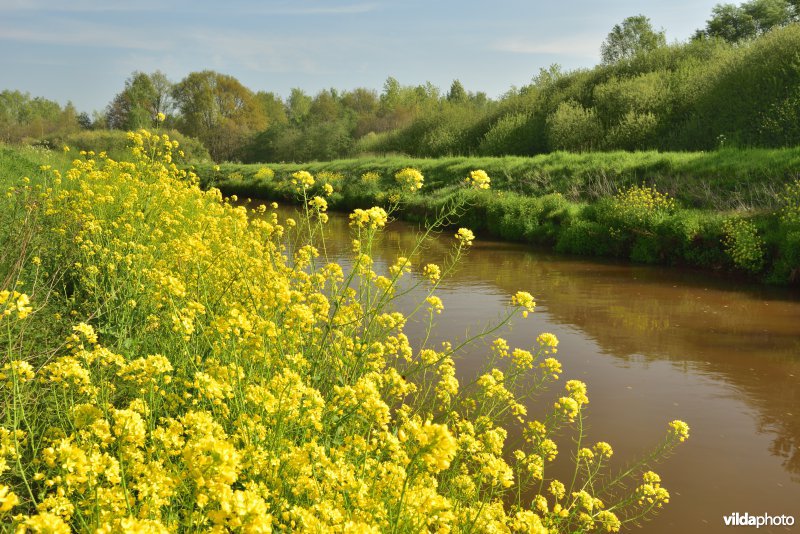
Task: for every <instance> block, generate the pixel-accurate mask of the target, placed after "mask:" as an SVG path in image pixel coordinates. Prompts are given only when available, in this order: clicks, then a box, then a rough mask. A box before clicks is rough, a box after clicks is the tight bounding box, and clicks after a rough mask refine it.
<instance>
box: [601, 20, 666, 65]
mask: <svg viewBox="0 0 800 534" xmlns="http://www.w3.org/2000/svg"><path fill="white" fill-rule="evenodd" d="M665 44H667V40H666V37H665V36H664V32H663V31H660V32H656V31H655V30H653V26H652V25H651V24H650V19H649V18H647V17H645V16H644V15H637V16H635V17H628V18H626V19H625V20H623V21H622V24H617V25H615V26H614V27H613V28H612V29H611V32H610V33H609V34H608V36H607V37H606V40H605V41H603V44H602V45H601V47H600V56H601V57H602V59H603V63H606V64H610V63H616V62H617V61H620V60H623V59H629V58H631V57H633V56H635V55H637V54H641V53H647V52H650V51H652V50H655V49H656V48H658V47H660V46H664V45H665Z"/></svg>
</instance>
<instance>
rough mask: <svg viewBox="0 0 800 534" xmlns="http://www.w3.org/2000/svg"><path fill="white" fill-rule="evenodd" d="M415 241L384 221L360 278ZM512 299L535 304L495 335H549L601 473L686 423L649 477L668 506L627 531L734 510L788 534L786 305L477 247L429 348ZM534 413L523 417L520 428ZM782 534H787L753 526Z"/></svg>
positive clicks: (685, 282) (683, 274)
mask: <svg viewBox="0 0 800 534" xmlns="http://www.w3.org/2000/svg"><path fill="white" fill-rule="evenodd" d="M416 230H417V229H416V227H415V226H412V225H409V224H405V223H402V222H394V223H392V224H391V225H390V227H389V228H388V229H387V230H386V232H385V233H384V235H383V237H382V239H381V240H380V242H379V244H378V246H377V248H376V253H375V255H374V256H375V260H376V265H377V267H376V270H379V271H380V270H381V269H383V270H384V271H385V269H386V266H387V265H389V264H391V263H393V262H394V260H395V259H396V257H397V256H398V255H407V253H408V252H409V251H410V250H411V248H412V247H413V244H414V236H415V233H416ZM350 239H351V237H350V236H349V233H348V227H347V220H346V218H345V217H344V216H341V215H337V214H332V215H331V221H330V223H329V224H328V235H327V240H326V249H327V253H328V255H329V258H330V259H331V260H333V261H339V262H341V263H343V264H347V263H348V262H349V254H348V252H347V251H348V250H349V248H350V246H351V245H350ZM452 240H453V238H452V232H445V233H443V234H442V235H441V236H439V237H438V238H437V239H435V240H434V241H433V242H432V243H431V244H430V246H428V247H427V249H426V251H425V253H424V255H423V257H421V258H420V259H418V260H417V261H415V264H416V265H422V264H424V263H428V262H439V261H441V259H442V257H443V256H444V254H445V253H446V251H447V249H448V248H449V246H450V244H451V243H452ZM518 290H525V291H529V292H530V293H532V294H533V295H534V296H535V297H536V301H537V308H536V312H535V313H533V314H532V315H531V316H530V317H529V318H528V319H522V318H519V319H517V320H515V323H514V324H513V326H512V327H511V328H508V329H506V330H504V331H503V332H500V333H498V335H502V336H503V337H505V338H506V339H508V341H509V344H511V345H512V346H517V347H522V348H528V347H530V346H532V345H533V344H534V341H535V338H536V335H537V334H538V333H541V332H551V333H554V334H556V335H557V336H558V338H559V340H560V345H559V347H558V349H559V350H558V357H559V359H560V360H561V362H562V365H563V368H564V374H563V377H564V378H566V379H570V378H577V379H580V380H583V381H584V382H586V384H587V386H588V392H589V399H590V403H589V404H588V406H587V420H588V427H589V430H588V438H589V442H590V443H593V442H595V441H608V442H609V443H611V444H612V445H613V447H614V451H615V453H614V454H615V459H616V460H617V462H618V464H617V466H621V465H622V463H621V462H624V461H628V460H632V459H634V458H635V457H636V456H637V455H641V454H643V453H645V452H647V451H648V450H650V448H651V447H652V446H653V445H655V444H656V443H657V442H658V441H659V440H660V439H661V438H662V437H663V436H664V435H665V432H666V429H667V423H668V422H669V421H672V420H674V419H682V420H685V421H686V422H687V423H689V425H690V427H691V438H690V439H689V440H688V441H687V442H686V443H684V444H682V445H681V446H680V447H678V449H677V452H676V454H675V455H674V456H672V457H670V458H668V459H666V460H665V461H664V462H662V463H660V464H659V465H658V466H657V467H656V469H655V470H656V471H657V472H658V473H659V474H660V475H661V476H662V480H663V484H664V486H665V487H667V488H668V489H669V490H670V493H671V496H672V498H671V501H670V503H669V504H668V505H667V506H666V507H665V508H664V510H663V511H662V513H661V514H660V515H658V516H657V517H656V519H655V520H654V521H652V522H648V523H646V524H645V525H644V528H643V529H642V531H644V532H649V533H671V532H676V531H682V532H724V531H726V530H729V528H726V527H725V526H724V522H723V516H727V515H730V514H732V513H735V512H739V513H741V514H744V513H745V512H747V513H749V514H750V515H754V514H756V515H763V514H764V513H768V514H770V515H781V514H786V515H792V516H794V517H795V519H796V520H797V521H798V522H800V295H798V294H797V292H791V291H790V290H788V289H786V288H766V287H759V286H746V285H739V284H736V283H734V282H732V281H731V280H729V279H718V278H715V277H714V276H712V275H710V274H708V273H696V272H690V271H685V270H680V269H669V268H658V267H651V266H638V265H630V264H622V263H615V262H601V261H594V260H586V259H581V258H572V257H565V256H559V255H554V254H551V253H544V252H539V251H532V250H531V249H530V248H528V247H525V246H521V245H516V244H509V243H503V242H497V241H492V240H488V239H480V238H479V239H476V241H475V244H474V246H473V247H472V248H471V250H470V251H469V254H468V255H467V256H466V258H465V259H464V261H463V262H462V263H461V265H460V268H459V269H458V271H457V273H455V275H454V276H453V277H451V278H450V279H448V280H446V281H445V282H444V284H443V285H442V287H441V290H440V292H439V293H438V294H439V296H440V297H441V298H442V300H443V302H444V305H445V310H444V312H443V313H442V314H441V315H440V316H438V318H437V327H436V333H437V334H436V335H437V336H438V338H440V339H443V340H444V339H450V340H453V341H457V340H460V339H463V338H464V336H465V335H466V333H467V332H475V331H477V330H478V329H479V328H481V327H482V326H484V325H485V324H487V322H491V321H492V320H493V319H496V318H497V317H498V316H500V315H501V314H502V311H503V309H504V307H505V306H506V304H507V303H508V302H509V299H510V296H511V295H512V294H514V293H515V292H516V291H518ZM414 297H415V295H413V294H412V295H411V297H410V298H411V299H412V300H413V298H414ZM416 297H418V295H416ZM403 305H404V302H403V301H402V300H401V301H400V302H399V306H400V307H401V308H402V307H403ZM409 334H410V337H411V338H412V341H413V339H414V338H415V337H416V336H418V335H419V334H420V328H419V327H418V326H417V327H415V325H413V324H411V325H410V327H409ZM487 350H488V349H487V347H486V346H473V347H471V348H470V349H469V350H467V351H466V352H465V353H463V354H462V355H461V357H460V358H459V359H458V360H457V362H456V363H457V365H459V366H460V374H461V375H462V376H468V375H469V374H470V371H473V370H475V369H477V368H478V364H479V362H480V359H481V358H482V355H483V354H485V353H486V351H487ZM541 408H542V407H541V406H531V407H530V414H531V416H535V414H536V413H537V410H538V413H542V411H541ZM568 454H569V453H568V452H567V451H566V450H564V451H563V452H562V455H564V456H568ZM786 531H800V524H798V525H795V526H794V527H792V528H788V527H771V528H767V527H762V528H760V529H759V532H786Z"/></svg>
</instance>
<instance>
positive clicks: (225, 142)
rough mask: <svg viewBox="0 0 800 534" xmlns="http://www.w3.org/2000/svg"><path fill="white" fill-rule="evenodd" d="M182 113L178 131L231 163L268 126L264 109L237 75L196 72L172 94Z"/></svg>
mask: <svg viewBox="0 0 800 534" xmlns="http://www.w3.org/2000/svg"><path fill="white" fill-rule="evenodd" d="M172 96H173V98H174V99H175V102H176V106H177V108H178V109H179V110H180V118H179V120H178V129H179V130H180V131H181V132H182V133H185V134H188V135H190V136H193V137H196V138H198V139H200V140H201V141H202V142H203V144H205V146H206V147H207V148H208V151H209V152H210V153H211V156H212V157H213V158H214V159H215V160H217V161H219V160H228V159H232V158H235V157H238V156H239V150H240V149H241V147H243V146H245V145H246V144H247V142H248V141H249V140H250V139H251V138H252V136H253V135H254V134H255V133H257V132H259V131H261V130H263V129H264V128H265V127H266V116H265V113H264V107H263V106H262V105H261V104H260V102H259V100H257V99H256V98H255V95H254V94H253V92H252V91H250V89H247V88H246V87H244V86H243V85H242V84H241V83H239V81H238V80H236V78H234V77H233V76H228V75H225V74H220V73H218V72H214V71H210V70H206V71H202V72H192V73H190V74H189V75H188V76H186V78H184V79H183V80H181V82H180V83H178V84H176V85H175V87H174V88H173V91H172Z"/></svg>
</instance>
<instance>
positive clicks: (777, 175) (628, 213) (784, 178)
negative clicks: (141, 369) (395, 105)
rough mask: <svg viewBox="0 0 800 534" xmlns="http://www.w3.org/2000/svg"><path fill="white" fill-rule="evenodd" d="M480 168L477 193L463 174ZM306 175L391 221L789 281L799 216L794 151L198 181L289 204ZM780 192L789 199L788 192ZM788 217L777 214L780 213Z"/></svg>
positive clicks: (599, 156)
mask: <svg viewBox="0 0 800 534" xmlns="http://www.w3.org/2000/svg"><path fill="white" fill-rule="evenodd" d="M406 167H412V168H416V169H419V170H420V171H421V172H422V173H423V175H424V176H425V183H424V187H423V188H422V189H421V190H420V191H417V192H409V191H402V190H401V189H400V187H399V184H398V183H397V181H396V180H395V174H396V173H397V172H398V171H399V170H400V169H402V168H406ZM476 169H483V170H485V171H486V172H487V173H488V175H489V176H490V178H491V180H492V184H491V185H492V188H491V189H490V190H488V191H480V190H473V189H469V188H467V187H466V186H465V183H464V179H465V177H466V176H467V175H468V174H469V172H471V171H473V170H476ZM299 170H307V171H309V172H311V173H312V174H314V175H315V176H317V178H318V179H317V181H316V184H315V186H314V187H313V188H312V189H311V190H310V191H309V194H310V195H315V194H322V193H323V188H324V186H325V184H327V185H329V186H330V187H332V188H333V193H332V194H330V195H327V197H328V203H329V204H330V206H331V207H332V208H333V209H338V210H343V211H349V210H351V209H354V208H365V207H369V206H372V205H376V204H378V205H389V204H391V203H392V201H394V200H396V199H397V198H398V197H399V198H400V204H399V205H400V210H399V211H398V212H397V214H398V216H399V217H401V218H403V219H406V220H409V221H424V220H426V219H428V218H430V217H431V216H432V215H433V214H435V213H436V212H437V211H438V210H440V209H442V208H443V207H444V206H446V205H449V204H452V203H454V202H457V203H463V204H464V205H465V208H464V209H463V210H461V212H460V215H459V216H458V217H457V218H454V219H453V220H452V224H453V225H459V226H468V227H469V228H471V229H473V230H474V231H476V232H479V233H484V234H488V235H492V236H495V237H499V238H502V239H505V240H509V241H516V242H523V243H529V244H534V245H538V246H544V247H549V248H552V249H553V250H556V251H558V252H563V253H570V254H578V255H584V256H599V257H616V258H625V259H629V260H631V261H634V262H642V263H650V264H663V265H684V266H692V267H699V268H703V269H708V270H713V271H724V272H729V273H735V274H738V275H745V276H747V277H750V278H752V279H756V280H760V281H763V282H767V283H773V284H787V283H796V282H797V280H798V272H799V271H800V223H799V222H798V221H797V220H795V219H793V218H792V217H793V216H792V214H791V213H792V211H791V209H788V210H787V208H786V206H787V204H788V205H794V204H798V203H800V195H796V196H795V197H792V198H789V199H787V194H786V187H787V184H789V183H796V182H797V180H798V176H800V148H797V149H786V150H760V149H759V150H756V149H754V150H732V149H729V150H723V151H718V152H709V153H705V152H698V153H658V152H635V153H629V152H608V153H587V154H568V153H554V154H549V155H546V156H537V157H533V158H521V157H504V158H441V159H414V158H404V157H392V158H380V159H379V158H364V159H352V160H337V161H331V162H316V163H306V164H275V165H273V164H269V165H236V164H226V165H221V166H211V165H205V166H200V167H198V168H197V173H198V175H199V177H200V180H201V184H202V185H203V186H204V187H212V186H213V187H217V188H219V189H221V190H222V191H223V193H224V194H226V195H237V196H239V197H241V198H245V197H249V198H267V199H275V200H282V201H289V202H298V201H299V200H300V199H299V198H298V196H297V194H296V192H295V189H294V188H293V187H292V184H291V174H292V173H294V172H297V171H299ZM790 193H791V192H790ZM790 196H791V194H790ZM787 214H788V217H787Z"/></svg>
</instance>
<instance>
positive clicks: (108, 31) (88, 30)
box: [0, 25, 170, 51]
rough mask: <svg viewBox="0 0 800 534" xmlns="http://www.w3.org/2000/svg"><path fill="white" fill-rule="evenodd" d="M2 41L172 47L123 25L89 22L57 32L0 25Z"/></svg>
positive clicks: (131, 47) (138, 47)
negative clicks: (105, 25) (91, 23)
mask: <svg viewBox="0 0 800 534" xmlns="http://www.w3.org/2000/svg"><path fill="white" fill-rule="evenodd" d="M0 41H17V42H23V43H43V44H53V45H59V46H97V47H103V48H126V49H132V50H153V51H160V50H167V49H168V48H169V47H170V45H169V43H168V42H166V41H163V40H158V39H142V38H141V36H139V35H136V34H135V32H127V31H124V30H122V29H120V28H100V27H97V26H91V27H88V26H86V25H82V26H74V25H73V26H71V27H66V28H61V29H59V30H58V31H50V30H47V29H42V30H31V29H25V28H15V27H9V26H0Z"/></svg>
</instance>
